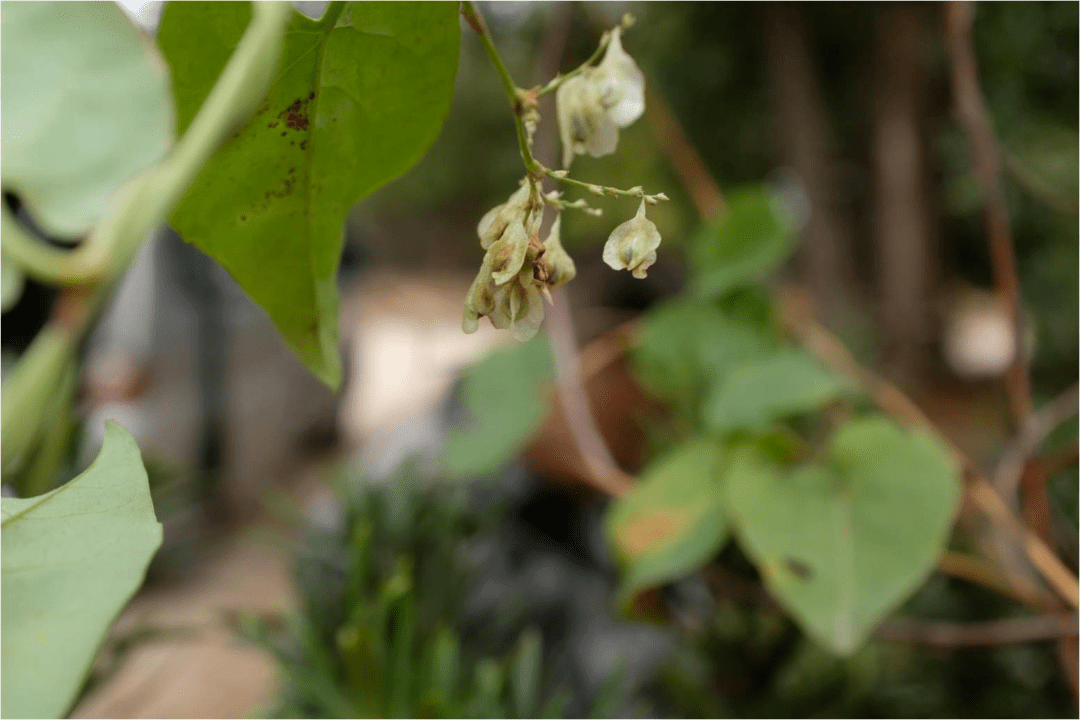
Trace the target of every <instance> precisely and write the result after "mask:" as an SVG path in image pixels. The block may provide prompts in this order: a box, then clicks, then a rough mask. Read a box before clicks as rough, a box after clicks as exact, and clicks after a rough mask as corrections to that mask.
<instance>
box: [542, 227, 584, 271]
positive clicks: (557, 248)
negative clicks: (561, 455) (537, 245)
mask: <svg viewBox="0 0 1080 720" xmlns="http://www.w3.org/2000/svg"><path fill="white" fill-rule="evenodd" d="M561 225H562V215H561V214H559V215H556V216H555V222H554V223H552V225H551V230H550V232H548V236H547V240H545V241H544V261H545V263H546V267H547V268H550V269H548V270H546V272H547V273H548V274H549V276H548V277H547V278H545V280H546V282H547V284H548V285H549V286H551V287H552V288H558V287H562V286H563V285H565V284H566V283H568V282H570V281H571V280H573V279H574V276H575V275H577V268H576V267H575V266H574V259H573V258H571V257H570V255H569V254H568V253H567V252H566V250H564V249H563V246H562V241H561V239H560V238H559V229H560V226H561Z"/></svg>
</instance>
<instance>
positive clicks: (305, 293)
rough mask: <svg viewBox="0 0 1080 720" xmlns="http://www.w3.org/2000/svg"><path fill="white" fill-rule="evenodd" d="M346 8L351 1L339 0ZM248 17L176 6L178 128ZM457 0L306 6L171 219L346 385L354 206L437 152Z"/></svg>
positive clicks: (170, 29) (171, 49)
mask: <svg viewBox="0 0 1080 720" xmlns="http://www.w3.org/2000/svg"><path fill="white" fill-rule="evenodd" d="M342 7H343V9H342ZM250 15H251V9H250V7H249V5H248V4H247V3H218V2H184V3H169V4H168V5H166V7H165V13H164V16H163V18H162V22H161V29H160V32H159V42H160V44H161V47H162V49H163V50H164V52H165V56H166V57H167V58H168V59H169V64H170V66H171V68H172V72H173V87H174V89H175V92H176V98H177V105H178V112H179V117H180V125H181V127H182V128H183V127H186V126H187V125H188V123H190V122H191V120H192V118H193V117H194V115H195V113H196V111H197V110H198V108H199V107H200V105H201V104H202V102H203V100H204V99H205V98H206V96H207V94H208V93H209V91H210V88H211V87H212V86H213V84H214V82H215V81H216V80H217V78H218V75H219V74H220V72H221V69H222V67H224V65H225V61H226V59H227V58H228V57H229V55H230V54H231V53H232V51H233V49H234V48H235V46H236V43H237V40H238V39H239V38H240V35H241V34H242V32H243V30H244V28H245V27H246V25H247V23H248V19H249V18H250ZM459 36H460V29H459V20H458V12H457V6H456V5H455V4H453V3H397V2H366V3H347V4H345V5H344V6H342V5H340V4H338V3H332V4H331V5H330V9H329V10H327V14H326V16H324V17H323V18H322V19H321V20H318V21H316V20H310V19H308V18H306V17H304V16H303V15H301V14H300V13H296V14H295V16H294V18H293V21H292V23H291V24H290V26H289V29H288V32H287V34H286V36H285V45H284V48H283V50H282V58H281V67H280V70H279V71H278V74H277V78H276V80H275V81H274V85H273V86H272V87H271V89H270V92H269V94H268V96H267V98H266V101H265V102H264V104H263V105H262V107H260V108H259V110H258V111H257V112H256V113H255V115H254V117H252V118H251V120H250V121H249V122H248V123H247V125H245V126H244V127H243V128H242V129H240V131H239V132H238V133H237V134H236V135H235V136H234V137H232V138H231V139H230V140H228V141H227V142H226V143H225V144H224V145H223V146H222V148H221V149H220V150H219V151H218V152H217V154H216V155H215V156H214V157H213V159H211V161H210V162H209V163H208V164H207V166H206V167H205V168H204V169H203V171H202V173H200V175H199V177H198V179H197V180H196V181H195V184H194V185H193V187H192V188H191V190H189V191H188V193H187V195H186V196H185V198H184V200H183V202H181V204H180V206H179V207H178V208H177V210H176V212H175V213H174V215H173V218H172V220H173V224H174V226H175V227H176V229H177V231H178V232H179V233H180V234H181V235H182V236H183V237H184V239H185V240H187V241H188V242H191V243H194V244H195V245H197V246H198V247H199V248H200V249H202V250H203V251H204V252H206V253H207V254H208V255H210V256H211V257H213V258H214V259H215V260H217V261H218V262H219V263H221V264H222V265H223V266H224V267H225V268H226V269H227V270H228V271H229V272H230V273H231V274H232V275H233V277H235V278H236V280H237V282H239V283H240V285H241V286H242V287H243V288H244V290H246V291H247V293H248V294H249V295H251V297H252V298H254V300H255V301H256V302H258V303H259V304H260V305H261V306H262V307H263V308H264V309H265V310H266V311H267V312H268V313H269V314H270V317H271V318H272V319H273V321H274V323H275V324H276V325H277V327H278V330H280V332H281V334H282V335H283V336H284V337H285V339H286V340H287V341H288V342H289V344H290V345H292V347H293V349H294V350H295V351H296V352H297V354H298V355H299V356H300V358H301V359H302V360H303V361H304V363H305V364H306V365H307V366H308V368H309V369H311V371H312V372H313V373H314V374H315V375H316V376H318V377H319V378H320V379H321V380H322V381H323V382H325V383H326V384H328V385H330V386H331V387H335V388H336V387H337V386H338V385H339V384H340V382H341V360H340V358H339V356H338V347H337V307H338V297H337V285H336V276H337V269H338V264H339V262H340V257H341V249H342V244H343V239H344V231H343V225H344V220H345V214H346V213H347V212H348V211H349V208H350V207H352V205H353V204H354V203H355V202H356V201H357V200H359V199H360V198H362V197H364V196H365V195H368V194H369V193H371V192H372V191H374V190H375V189H377V188H379V187H381V186H382V185H384V184H386V183H387V182H389V181H391V180H393V179H394V178H396V177H398V176H399V175H401V174H402V173H404V172H405V171H406V170H408V169H409V168H410V167H412V165H413V164H415V163H416V161H417V160H419V159H420V157H421V156H422V155H423V154H424V153H425V152H426V151H427V149H428V147H430V146H431V144H432V142H434V140H435V137H436V136H437V135H438V133H439V129H440V128H441V127H442V123H443V120H444V119H445V117H446V113H447V111H448V110H449V107H450V98H451V94H452V91H453V86H454V75H455V73H456V71H457V59H458V40H459Z"/></svg>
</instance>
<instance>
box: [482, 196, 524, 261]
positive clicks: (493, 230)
mask: <svg viewBox="0 0 1080 720" xmlns="http://www.w3.org/2000/svg"><path fill="white" fill-rule="evenodd" d="M528 206H529V184H528V183H525V184H524V185H522V186H521V187H520V188H519V189H518V190H517V192H515V193H514V194H513V195H511V196H510V199H509V200H507V201H506V202H504V203H503V204H502V205H496V206H495V207H493V208H491V209H490V210H488V211H487V212H486V213H485V214H484V217H482V218H480V224H479V225H477V226H476V233H477V235H479V236H480V247H482V248H484V249H485V250H487V249H488V248H489V247H491V244H492V243H494V242H495V241H496V240H498V239H499V238H500V237H502V234H503V233H504V232H506V228H507V227H509V226H510V225H511V224H512V223H513V222H514V221H515V220H517V221H523V220H524V215H525V212H526V211H527V209H528Z"/></svg>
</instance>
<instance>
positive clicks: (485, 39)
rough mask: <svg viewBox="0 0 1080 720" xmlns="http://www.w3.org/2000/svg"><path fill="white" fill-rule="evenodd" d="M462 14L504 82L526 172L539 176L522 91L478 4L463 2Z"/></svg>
mask: <svg viewBox="0 0 1080 720" xmlns="http://www.w3.org/2000/svg"><path fill="white" fill-rule="evenodd" d="M461 14H462V16H463V17H464V18H465V21H466V22H468V23H469V27H471V28H472V29H473V31H474V32H476V34H477V36H478V37H479V38H480V43H481V44H482V45H483V46H484V50H485V52H487V54H488V58H490V59H491V64H492V65H494V66H495V72H497V73H498V74H499V79H500V80H502V84H503V89H504V90H506V97H507V99H508V100H509V101H510V108H511V110H513V112H514V131H515V132H516V133H517V140H518V149H519V150H520V151H521V160H522V162H524V163H525V170H526V171H528V173H529V174H530V176H535V175H538V174H539V173H538V172H537V168H538V166H539V163H537V162H536V160H535V159H534V158H533V156H532V151H531V150H530V149H529V142H528V140H527V139H526V133H525V125H524V123H523V121H522V117H521V115H522V109H523V108H522V102H521V90H520V89H519V88H518V86H517V85H516V84H515V83H514V79H513V78H512V77H510V71H509V70H507V69H506V64H505V63H504V62H503V60H502V57H501V56H500V55H499V50H498V48H496V47H495V43H494V42H492V40H491V33H490V32H489V31H488V27H487V23H486V22H484V16H483V15H481V14H480V9H479V8H477V7H476V3H475V2H471V0H469V1H467V2H463V3H462V4H461Z"/></svg>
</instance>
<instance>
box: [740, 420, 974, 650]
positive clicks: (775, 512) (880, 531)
mask: <svg viewBox="0 0 1080 720" xmlns="http://www.w3.org/2000/svg"><path fill="white" fill-rule="evenodd" d="M726 488H727V492H726V498H727V507H728V511H729V518H730V519H731V521H732V523H733V524H734V526H735V530H736V532H737V535H738V537H739V541H740V544H741V545H742V547H743V549H744V550H745V551H746V552H747V554H748V555H749V556H750V557H751V558H752V559H753V561H754V563H755V564H756V565H757V567H758V569H759V570H760V571H761V574H762V577H763V578H764V580H765V583H766V584H767V585H768V587H769V589H770V591H771V592H772V594H773V595H774V596H775V597H776V599H777V600H778V601H779V602H780V603H781V604H782V605H784V607H786V608H787V609H788V611H790V612H791V614H792V615H793V616H794V618H795V620H796V621H797V622H798V623H799V624H800V625H801V626H802V627H803V629H804V630H805V631H806V632H807V633H809V634H810V635H811V636H813V637H814V638H815V639H817V640H818V641H819V642H821V643H823V644H824V645H825V646H827V647H829V648H831V649H832V650H834V651H836V652H839V653H844V654H849V653H851V652H853V651H854V650H855V649H857V648H858V647H859V645H861V644H862V642H863V641H864V640H865V639H866V637H867V636H868V635H869V634H870V632H871V631H872V630H873V628H874V626H875V625H876V624H877V623H878V622H879V621H880V620H881V619H882V618H884V617H885V615H886V614H888V613H889V612H890V611H892V610H894V609H895V608H896V607H897V606H898V605H899V604H900V603H901V602H902V601H903V600H904V599H905V598H907V596H908V595H910V594H911V593H912V592H913V591H914V590H915V589H916V588H917V587H918V586H919V585H920V584H921V583H922V582H923V580H924V579H925V578H926V577H927V575H928V574H929V573H930V572H931V570H932V569H933V567H934V565H935V563H936V561H937V559H938V557H939V556H940V555H941V553H942V551H943V549H944V545H945V542H946V540H947V539H948V535H949V530H950V528H951V526H952V521H953V517H954V515H955V513H956V511H957V507H958V502H959V499H960V483H959V478H958V476H957V471H956V468H955V467H954V466H953V464H952V462H951V460H950V459H949V456H948V455H947V454H946V452H945V450H944V449H943V448H942V447H941V446H940V444H938V443H937V442H936V441H935V440H933V439H931V438H930V437H928V436H926V435H922V434H914V435H913V434H909V433H906V432H904V431H902V430H900V429H899V428H897V427H896V426H895V425H893V424H892V423H891V422H889V421H888V420H885V419H881V418H871V419H865V420H858V421H855V422H851V423H849V424H847V425H845V426H843V427H842V428H841V429H840V430H838V431H837V433H836V434H835V435H834V436H833V438H832V442H831V445H830V448H829V453H828V458H827V459H826V461H825V463H824V464H822V465H804V466H801V467H798V468H795V469H794V470H792V471H790V472H786V471H785V470H784V469H782V468H781V467H779V466H777V465H775V464H773V463H772V462H771V461H769V460H766V459H765V458H764V457H763V456H762V455H761V454H760V452H759V451H758V450H757V449H756V448H753V447H751V446H747V447H745V448H740V449H739V450H737V451H735V454H734V457H733V459H732V466H731V470H730V472H729V474H728V477H727V482H726Z"/></svg>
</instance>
